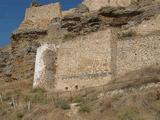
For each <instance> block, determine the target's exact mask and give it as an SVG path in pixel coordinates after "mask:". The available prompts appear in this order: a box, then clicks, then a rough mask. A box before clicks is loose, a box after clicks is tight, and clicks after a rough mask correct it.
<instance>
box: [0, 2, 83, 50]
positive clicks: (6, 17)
mask: <svg viewBox="0 0 160 120" xmlns="http://www.w3.org/2000/svg"><path fill="white" fill-rule="evenodd" d="M37 1H38V2H39V3H41V4H48V3H53V2H60V3H61V6H62V10H67V9H70V8H73V7H75V6H77V5H78V4H79V3H81V2H82V1H83V0H37ZM30 3H31V0H0V47H3V46H5V45H7V44H9V43H10V36H11V33H12V31H14V30H15V29H16V28H18V26H19V25H20V23H21V22H22V20H23V18H24V14H25V9H26V8H27V7H28V6H29V5H30Z"/></svg>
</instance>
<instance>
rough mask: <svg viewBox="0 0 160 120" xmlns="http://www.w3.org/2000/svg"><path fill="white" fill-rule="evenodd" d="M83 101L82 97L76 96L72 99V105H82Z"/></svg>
mask: <svg viewBox="0 0 160 120" xmlns="http://www.w3.org/2000/svg"><path fill="white" fill-rule="evenodd" d="M84 101H85V100H84V98H83V97H82V96H76V97H75V98H74V99H73V102H74V103H83V102H84Z"/></svg>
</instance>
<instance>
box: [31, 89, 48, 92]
mask: <svg viewBox="0 0 160 120" xmlns="http://www.w3.org/2000/svg"><path fill="white" fill-rule="evenodd" d="M31 92H33V93H45V92H46V90H45V89H44V88H34V89H32V91H31Z"/></svg>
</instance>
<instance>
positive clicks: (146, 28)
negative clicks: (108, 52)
mask: <svg viewBox="0 0 160 120" xmlns="http://www.w3.org/2000/svg"><path fill="white" fill-rule="evenodd" d="M159 20H160V16H156V17H154V18H152V19H150V20H148V21H143V22H142V23H141V24H140V25H138V26H136V27H134V28H133V29H132V31H135V33H134V32H133V34H134V36H133V37H128V38H124V39H118V40H117V42H116V45H115V46H116V48H115V50H116V51H117V53H116V54H115V55H116V56H117V57H116V61H117V62H116V68H117V70H116V72H117V75H116V76H117V77H120V76H122V75H124V74H126V73H130V72H132V71H136V70H139V69H144V68H147V67H153V66H157V67H158V66H159V65H160V36H159V32H160V23H159Z"/></svg>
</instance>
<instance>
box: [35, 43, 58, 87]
mask: <svg viewBox="0 0 160 120" xmlns="http://www.w3.org/2000/svg"><path fill="white" fill-rule="evenodd" d="M56 58H57V55H56V46H55V45H54V44H45V45H42V46H41V47H39V48H38V49H37V55H36V63H35V75H34V81H33V87H34V88H36V87H44V88H46V89H49V88H54V83H55V72H56Z"/></svg>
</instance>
